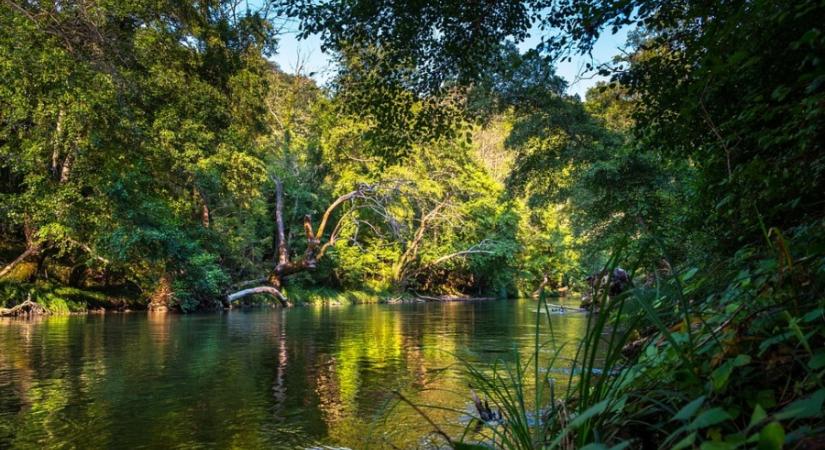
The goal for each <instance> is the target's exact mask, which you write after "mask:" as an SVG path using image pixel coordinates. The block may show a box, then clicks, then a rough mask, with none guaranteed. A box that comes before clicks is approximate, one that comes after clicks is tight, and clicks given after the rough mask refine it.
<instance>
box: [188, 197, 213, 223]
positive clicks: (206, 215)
mask: <svg viewBox="0 0 825 450" xmlns="http://www.w3.org/2000/svg"><path fill="white" fill-rule="evenodd" d="M192 193H193V194H194V195H195V198H196V201H198V202H200V206H201V208H200V209H201V211H200V216H201V224H203V227H204V228H209V224H210V222H211V213H210V212H209V204H208V203H207V202H206V196H205V195H203V192H201V191H200V189H198V188H197V187H192Z"/></svg>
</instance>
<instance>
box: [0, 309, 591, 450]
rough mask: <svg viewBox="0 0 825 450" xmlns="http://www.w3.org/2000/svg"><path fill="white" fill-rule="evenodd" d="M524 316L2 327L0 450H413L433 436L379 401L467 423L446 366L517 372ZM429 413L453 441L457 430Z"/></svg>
mask: <svg viewBox="0 0 825 450" xmlns="http://www.w3.org/2000/svg"><path fill="white" fill-rule="evenodd" d="M535 310H536V303H535V302H534V301H530V300H522V301H492V302H470V303H424V304H406V305H358V306H339V307H306V308H292V309H288V310H280V309H258V310H251V311H240V310H236V311H231V312H228V313H222V314H219V313H216V314H198V315H188V316H181V315H173V314H166V315H148V314H145V313H133V314H107V315H89V316H71V317H52V318H48V319H42V320H36V321H21V320H2V321H0V448H80V449H86V448H170V447H171V448H307V447H313V446H345V447H350V448H358V449H360V448H392V447H393V446H395V447H398V448H424V447H427V446H429V445H430V442H431V440H433V441H434V440H435V438H434V437H433V436H431V433H430V432H431V428H430V427H429V426H428V425H427V424H426V423H425V422H424V421H423V420H422V419H421V418H420V417H419V416H418V415H416V414H415V413H414V412H413V411H412V410H411V408H409V407H407V406H406V405H403V404H402V405H399V404H397V401H396V397H395V395H394V394H393V393H392V391H393V390H394V389H398V390H401V391H403V392H405V393H408V395H409V397H410V399H411V400H413V401H415V402H416V403H422V404H431V405H443V406H449V407H451V408H456V409H459V410H468V411H469V408H470V407H471V404H470V401H469V386H468V382H467V380H466V379H465V378H464V375H463V373H462V370H461V367H460V365H459V364H457V356H456V355H458V356H461V357H463V358H467V359H469V360H471V361H474V362H476V363H478V364H485V365H491V364H493V363H494V362H495V361H497V360H506V361H512V360H514V359H515V358H516V357H519V356H517V355H520V357H522V358H526V357H527V356H528V355H529V354H530V352H531V351H532V346H533V342H534V330H535V320H536V313H535ZM542 316H543V318H544V320H546V316H544V315H542ZM551 320H552V321H553V326H554V329H555V332H556V339H557V342H571V341H573V342H574V341H576V339H577V338H579V337H580V336H582V335H583V333H584V330H585V327H586V321H587V317H586V316H585V315H583V314H562V315H552V316H551ZM546 328H547V327H546V325H545V327H544V329H546ZM573 347H574V345H567V347H566V348H565V350H564V351H563V354H566V355H567V356H572V354H571V353H572V352H574V351H575V348H573ZM551 352H553V349H552V348H547V349H545V350H544V354H545V357H549V354H550V353H551ZM430 413H431V414H432V415H433V418H434V419H435V420H437V421H439V422H440V423H446V424H452V425H453V427H452V428H451V427H449V425H448V429H452V430H453V431H456V432H458V431H459V430H460V429H461V428H462V427H463V426H464V424H465V422H466V417H465V416H464V415H463V414H460V413H457V412H449V411H443V410H432V411H431V412H430Z"/></svg>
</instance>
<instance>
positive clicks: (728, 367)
mask: <svg viewBox="0 0 825 450" xmlns="http://www.w3.org/2000/svg"><path fill="white" fill-rule="evenodd" d="M732 372H733V362H732V361H726V362H725V363H724V364H722V365H721V366H719V367H718V368H716V370H714V371H713V372H712V373H711V374H710V381H711V383H712V384H713V390H715V391H721V390H722V389H723V388H724V387H725V385H726V384H727V383H728V378H730V374H731V373H732Z"/></svg>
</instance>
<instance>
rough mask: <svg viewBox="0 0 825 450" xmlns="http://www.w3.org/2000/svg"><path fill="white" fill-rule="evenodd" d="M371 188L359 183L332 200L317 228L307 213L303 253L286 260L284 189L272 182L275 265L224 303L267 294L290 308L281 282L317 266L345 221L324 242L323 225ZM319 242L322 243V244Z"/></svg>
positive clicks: (287, 248)
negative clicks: (338, 210)
mask: <svg viewBox="0 0 825 450" xmlns="http://www.w3.org/2000/svg"><path fill="white" fill-rule="evenodd" d="M374 190H375V186H372V185H366V184H361V185H359V186H358V188H357V189H355V190H354V191H351V192H348V193H346V194H344V195H342V196H340V197H338V198H337V199H336V200H335V201H333V202H332V203H331V204H330V205H329V206H328V207H327V209H326V211H324V215H323V216H321V222H320V223H319V224H318V228H317V229H313V226H312V216H310V215H309V214H307V215H305V216H304V233H305V235H306V243H307V246H306V250H305V251H304V254H303V256H302V257H300V258H299V259H297V260H294V261H293V260H292V259H291V258H290V252H289V243H288V242H287V240H286V233H285V232H284V187H283V183H282V182H281V180H277V179H276V180H275V227H276V241H277V263H276V265H275V267H274V268H273V269H272V271H271V272H270V273H269V276H267V278H266V279H264V280H253V282H252V283H251V282H244V283H242V284H244V285H250V284H258V285H257V286H254V287H251V288H247V289H243V290H239V291H236V292H232V293H230V294H228V295H227V296H226V304H227V305H231V304H232V302H233V301H235V300H238V299H241V298H244V297H246V296H249V295H253V294H267V295H272V296H274V297H275V298H277V299H278V301H279V302H280V303H281V305H282V306H290V302H289V300H288V299H287V297H286V296H285V295H284V294H283V292H281V290H282V288H283V284H284V279H285V278H286V277H287V276H289V275H293V274H296V273H299V272H303V271H305V270H313V269H315V268H316V267H317V265H318V260H319V259H321V258H322V257H323V256H324V253H326V251H327V249H328V248H329V247H330V246H332V245H334V244H335V241H336V239H337V238H338V234H339V232H340V231H341V225H342V223H343V221H344V219H345V216H342V217H341V218H340V219H339V220H338V222H337V223H336V225H335V227H334V228H333V230H332V232H331V233H330V234H329V236H328V237H327V238H326V240H324V232H325V230H326V227H327V224H328V223H329V221H330V218H331V217H332V214H333V212H335V210H336V209H337V208H338V207H340V206H341V205H344V204H345V203H347V202H349V201H353V200H356V199H364V198H367V196H368V195H369V194H371V193H372V192H374ZM322 242H323V243H322Z"/></svg>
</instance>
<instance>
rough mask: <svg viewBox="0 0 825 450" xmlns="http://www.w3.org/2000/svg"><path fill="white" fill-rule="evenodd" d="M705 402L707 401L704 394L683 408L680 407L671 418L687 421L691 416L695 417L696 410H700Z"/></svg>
mask: <svg viewBox="0 0 825 450" xmlns="http://www.w3.org/2000/svg"><path fill="white" fill-rule="evenodd" d="M704 403H705V396H704V395H703V396H701V397H699V398H697V399H695V400H693V401H692V402H690V403H688V404H687V405H685V406H684V407H682V409H680V410H679V412H677V413H676V415H675V416H673V419H671V420H682V421H685V420H688V419H690V418H691V417H693V416H694V415H695V414H696V411H698V410H699V408H701V407H702V404H704Z"/></svg>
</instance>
